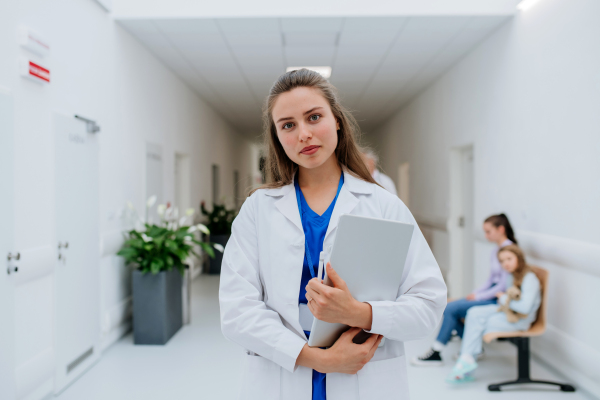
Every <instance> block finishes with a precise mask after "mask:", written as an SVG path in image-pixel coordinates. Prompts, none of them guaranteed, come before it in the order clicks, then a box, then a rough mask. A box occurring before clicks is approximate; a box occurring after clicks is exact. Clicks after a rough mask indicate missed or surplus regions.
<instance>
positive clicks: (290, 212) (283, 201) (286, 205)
mask: <svg viewBox="0 0 600 400" xmlns="http://www.w3.org/2000/svg"><path fill="white" fill-rule="evenodd" d="M285 188H286V189H287V190H286V191H285V193H284V194H283V197H281V198H280V199H279V200H277V202H275V206H276V207H277V209H278V210H279V212H281V213H282V214H283V215H284V216H285V217H286V218H287V219H289V220H290V221H291V222H292V223H293V224H294V225H296V227H297V228H298V229H300V230H301V231H302V232H304V229H303V228H302V221H301V220H300V211H299V210H298V201H297V200H296V191H295V190H294V184H293V183H292V184H290V185H287V186H285Z"/></svg>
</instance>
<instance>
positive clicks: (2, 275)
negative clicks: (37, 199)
mask: <svg viewBox="0 0 600 400" xmlns="http://www.w3.org/2000/svg"><path fill="white" fill-rule="evenodd" d="M13 139H14V131H13V103H12V97H11V95H10V93H9V92H8V91H7V90H4V89H3V88H2V87H0V193H2V195H1V196H0V260H2V262H1V263H0V266H1V268H0V399H7V400H12V399H14V398H15V397H16V394H15V353H14V350H15V343H14V333H15V321H14V313H15V306H14V284H13V282H12V278H13V277H14V276H15V273H14V271H10V272H11V273H10V274H9V273H8V272H9V269H12V268H13V267H14V263H13V262H12V254H14V253H15V249H14V247H13V246H14V243H13V232H14V230H13V190H14V184H13V173H14V168H13V153H14V148H13ZM8 253H11V260H10V261H9V260H8V257H7V256H8Z"/></svg>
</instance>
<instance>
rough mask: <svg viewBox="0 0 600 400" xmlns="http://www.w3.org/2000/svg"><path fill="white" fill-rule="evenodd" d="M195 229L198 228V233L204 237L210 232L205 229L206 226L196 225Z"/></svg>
mask: <svg viewBox="0 0 600 400" xmlns="http://www.w3.org/2000/svg"><path fill="white" fill-rule="evenodd" d="M196 227H198V229H199V230H200V232H202V233H204V234H205V235H208V234H209V233H210V231H209V230H208V228H207V227H206V225H203V224H198V225H196Z"/></svg>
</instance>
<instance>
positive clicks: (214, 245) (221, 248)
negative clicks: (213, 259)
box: [213, 243, 225, 253]
mask: <svg viewBox="0 0 600 400" xmlns="http://www.w3.org/2000/svg"><path fill="white" fill-rule="evenodd" d="M213 247H214V248H215V249H217V250H219V251H220V252H221V253H222V252H224V251H225V248H224V247H223V246H221V245H220V244H219V243H215V244H213Z"/></svg>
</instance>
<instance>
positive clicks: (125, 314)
mask: <svg viewBox="0 0 600 400" xmlns="http://www.w3.org/2000/svg"><path fill="white" fill-rule="evenodd" d="M131 308H132V298H131V296H130V297H127V298H125V299H123V301H121V302H120V303H119V304H117V305H115V306H114V307H112V308H111V309H110V310H107V311H105V312H104V313H103V316H102V338H101V341H100V351H101V352H103V351H104V350H105V349H107V348H109V347H110V346H111V345H112V344H113V343H115V342H116V341H117V340H119V339H120V338H121V337H123V336H124V335H125V334H126V333H127V332H129V331H130V330H131Z"/></svg>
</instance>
